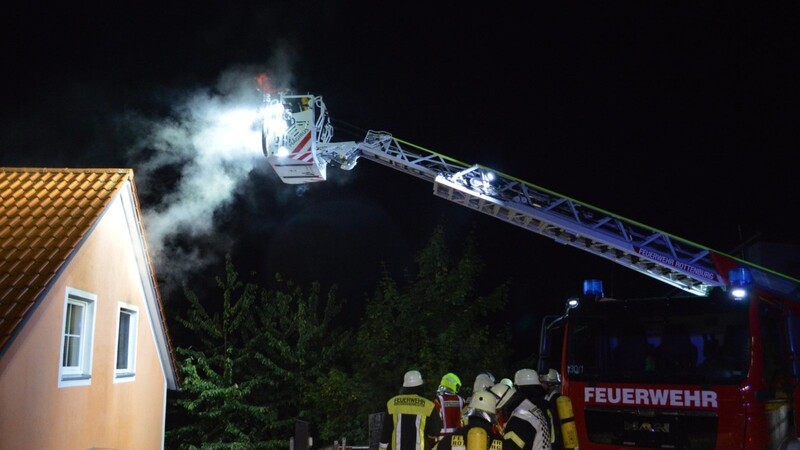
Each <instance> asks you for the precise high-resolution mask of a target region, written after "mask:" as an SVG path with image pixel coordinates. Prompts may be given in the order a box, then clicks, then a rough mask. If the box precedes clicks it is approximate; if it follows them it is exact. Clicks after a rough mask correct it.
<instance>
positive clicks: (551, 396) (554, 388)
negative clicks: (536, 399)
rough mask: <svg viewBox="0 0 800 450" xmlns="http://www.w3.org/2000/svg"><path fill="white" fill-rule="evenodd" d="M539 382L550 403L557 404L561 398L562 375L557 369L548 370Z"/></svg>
mask: <svg viewBox="0 0 800 450" xmlns="http://www.w3.org/2000/svg"><path fill="white" fill-rule="evenodd" d="M539 381H541V382H542V386H543V387H544V389H545V391H547V396H546V397H545V398H547V400H548V401H551V402H555V401H556V399H557V398H558V397H559V396H561V374H560V373H558V371H557V370H556V369H550V370H548V371H547V373H546V374H544V375H542V376H541V377H540V378H539Z"/></svg>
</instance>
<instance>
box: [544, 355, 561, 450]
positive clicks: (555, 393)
mask: <svg viewBox="0 0 800 450" xmlns="http://www.w3.org/2000/svg"><path fill="white" fill-rule="evenodd" d="M539 381H541V383H542V387H544V390H545V392H547V394H546V395H545V397H544V398H545V400H547V402H548V407H549V408H550V419H551V420H552V421H553V430H552V431H553V435H552V437H553V450H561V449H563V448H564V441H563V438H562V435H561V416H560V415H559V414H558V403H557V400H558V397H561V374H559V373H558V371H557V370H556V369H549V370H548V371H547V373H546V374H544V375H542V376H541V377H539Z"/></svg>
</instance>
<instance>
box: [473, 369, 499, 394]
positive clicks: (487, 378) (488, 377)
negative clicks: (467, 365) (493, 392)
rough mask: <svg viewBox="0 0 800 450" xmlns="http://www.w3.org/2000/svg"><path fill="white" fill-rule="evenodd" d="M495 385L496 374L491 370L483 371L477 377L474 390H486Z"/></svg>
mask: <svg viewBox="0 0 800 450" xmlns="http://www.w3.org/2000/svg"><path fill="white" fill-rule="evenodd" d="M493 385H494V376H493V375H492V374H490V373H489V372H482V373H480V374H478V376H477V377H475V384H473V385H472V392H473V393H475V392H480V391H486V390H488V389H489V388H490V387H492V386H493Z"/></svg>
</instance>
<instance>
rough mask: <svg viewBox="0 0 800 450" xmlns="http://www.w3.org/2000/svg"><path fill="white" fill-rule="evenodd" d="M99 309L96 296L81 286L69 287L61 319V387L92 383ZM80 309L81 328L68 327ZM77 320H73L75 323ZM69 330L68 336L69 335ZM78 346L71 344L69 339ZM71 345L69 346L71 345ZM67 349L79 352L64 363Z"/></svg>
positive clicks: (59, 362) (59, 377)
mask: <svg viewBox="0 0 800 450" xmlns="http://www.w3.org/2000/svg"><path fill="white" fill-rule="evenodd" d="M96 310H97V295H96V294H92V293H91V292H85V291H82V290H80V289H75V288H70V287H68V288H67V289H66V294H65V295H64V315H63V318H62V320H61V351H60V352H59V360H58V387H60V388H61V387H72V386H88V385H90V384H92V356H93V349H94V334H95V333H94V331H95V319H96V316H97V314H96ZM75 312H78V313H79V314H80V318H78V320H79V322H80V329H79V330H74V329H69V328H68V323H67V321H68V320H71V319H73V313H75ZM73 323H74V322H73ZM68 332H69V335H68V334H67V333H68ZM76 341H77V345H72V346H68V342H76ZM68 347H69V348H68ZM68 350H76V351H77V352H78V355H77V358H76V361H75V364H65V360H66V358H67V351H68Z"/></svg>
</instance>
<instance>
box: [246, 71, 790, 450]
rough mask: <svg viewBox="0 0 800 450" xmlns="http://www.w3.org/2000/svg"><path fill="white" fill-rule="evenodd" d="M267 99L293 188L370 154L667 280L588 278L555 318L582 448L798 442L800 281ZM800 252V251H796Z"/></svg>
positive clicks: (267, 138) (745, 449)
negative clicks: (647, 288) (639, 288)
mask: <svg viewBox="0 0 800 450" xmlns="http://www.w3.org/2000/svg"><path fill="white" fill-rule="evenodd" d="M257 81H258V84H259V88H260V90H261V92H262V93H263V105H262V111H261V115H260V116H261V122H262V149H263V152H264V155H265V156H266V158H267V160H268V161H269V164H270V165H271V166H272V168H273V169H274V171H275V173H276V174H277V175H278V176H279V177H280V179H281V180H282V181H283V182H285V183H288V184H302V183H314V182H321V181H325V180H326V179H327V176H328V174H327V169H328V168H329V167H337V168H339V169H343V170H350V169H353V168H354V167H355V165H356V162H357V161H358V160H361V159H366V160H370V161H373V162H375V163H378V164H382V165H385V166H388V167H391V168H393V169H396V170H399V171H401V172H404V173H407V174H409V175H413V176H415V177H417V178H421V179H423V180H425V181H428V182H430V183H431V184H432V186H433V194H434V195H435V196H438V197H441V198H443V199H446V200H449V201H451V202H455V203H457V204H460V205H462V206H464V207H467V208H470V209H473V210H475V211H478V212H481V213H483V214H487V215H490V216H492V217H495V218H497V219H499V220H502V221H505V222H508V223H510V224H512V225H515V226H518V227H522V228H524V229H526V230H528V231H531V232H533V233H536V234H539V235H542V236H544V237H547V238H550V239H553V240H555V241H556V242H559V243H561V244H564V245H568V246H572V247H575V248H579V249H581V250H583V251H586V252H589V253H592V254H595V255H597V256H599V257H601V258H605V259H607V260H610V261H613V262H615V263H618V264H621V265H623V266H625V267H627V268H629V269H632V270H634V271H637V272H639V273H641V274H643V275H645V276H648V277H652V278H655V279H657V280H660V281H662V282H664V283H666V284H667V285H668V288H669V289H670V290H671V291H672V293H671V294H670V295H665V296H663V297H660V298H646V299H638V300H631V299H627V300H618V299H613V298H607V297H606V296H605V295H604V292H603V286H602V281H601V280H586V282H585V283H584V289H583V291H582V293H581V294H580V295H575V296H571V297H569V298H568V299H567V302H566V304H565V307H564V313H563V314H561V315H558V316H548V317H545V318H544V322H543V326H542V332H541V333H542V334H541V338H540V355H539V356H540V357H539V365H538V370H539V371H540V373H541V372H543V371H547V370H548V369H549V368H556V369H557V370H559V372H560V373H561V375H562V393H563V395H564V396H565V397H567V398H568V399H570V400H571V403H572V411H571V413H572V414H574V427H575V428H574V431H575V434H576V436H577V441H578V445H577V446H574V448H578V446H579V448H580V449H581V450H618V449H626V450H630V449H654V448H655V449H691V450H712V449H713V450H732V449H740V450H756V449H758V450H763V449H785V448H792V447H794V446H798V445H799V444H798V441H797V430H798V415H797V414H796V411H798V407H800V383H799V382H798V380H800V280H798V279H796V278H793V277H791V276H788V275H785V274H784V273H781V272H779V271H776V270H774V269H772V268H768V267H767V266H766V265H765V264H763V263H757V262H756V261H758V258H750V259H748V258H745V257H738V256H732V255H729V254H725V253H722V252H719V251H715V250H712V249H710V248H707V247H704V246H702V245H698V244H696V243H693V242H690V241H687V240H684V239H681V238H679V237H676V236H673V235H671V234H669V233H665V232H663V231H659V230H657V229H654V228H650V227H648V226H645V225H643V224H640V223H638V222H635V221H632V220H629V219H626V218H624V217H621V216H618V215H615V214H612V213H609V212H606V211H604V210H601V209H598V208H595V207H593V206H590V205H588V204H586V203H582V202H579V201H577V200H574V199H571V198H568V197H565V196H562V195H559V194H557V193H555V192H553V191H550V190H548V189H545V188H541V187H539V186H536V185H534V184H531V183H528V182H526V181H523V180H521V179H518V178H515V177H513V176H510V175H506V174H503V173H500V172H497V171H495V170H492V169H491V168H489V167H486V166H482V165H479V164H471V165H470V164H464V163H462V162H460V161H457V160H455V159H452V158H449V157H447V156H445V155H442V154H438V153H435V152H432V151H430V150H426V149H424V148H422V147H419V146H416V145H414V144H411V143H409V142H406V141H403V140H401V139H398V138H396V137H394V136H392V134H391V133H388V132H385V131H373V130H370V131H368V132H367V133H366V137H365V138H364V139H363V140H360V141H344V142H333V141H332V138H333V126H332V124H331V121H330V118H329V115H328V111H327V109H326V107H325V103H324V102H323V99H322V97H320V96H316V95H311V94H305V95H295V94H291V93H290V92H287V91H279V90H276V89H273V88H272V87H271V86H270V85H269V79H268V78H267V77H266V76H264V75H262V76H259V77H258V78H257ZM794 256H795V257H796V256H797V255H794Z"/></svg>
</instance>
